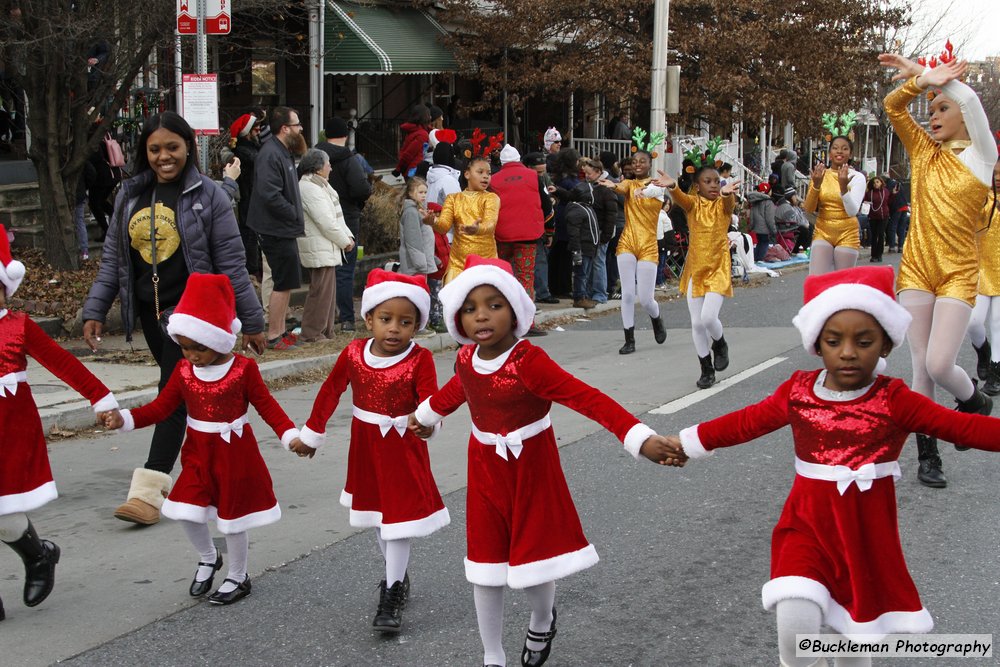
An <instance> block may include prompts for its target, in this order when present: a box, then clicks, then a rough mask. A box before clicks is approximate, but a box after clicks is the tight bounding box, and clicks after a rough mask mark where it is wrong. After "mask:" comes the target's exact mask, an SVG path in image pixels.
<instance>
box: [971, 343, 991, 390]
mask: <svg viewBox="0 0 1000 667" xmlns="http://www.w3.org/2000/svg"><path fill="white" fill-rule="evenodd" d="M972 349H973V350H975V351H976V375H978V376H979V380H980V382H986V379H987V377H988V376H989V374H990V341H989V340H986V341H984V342H983V346H982V347H976V346H975V345H973V346H972Z"/></svg>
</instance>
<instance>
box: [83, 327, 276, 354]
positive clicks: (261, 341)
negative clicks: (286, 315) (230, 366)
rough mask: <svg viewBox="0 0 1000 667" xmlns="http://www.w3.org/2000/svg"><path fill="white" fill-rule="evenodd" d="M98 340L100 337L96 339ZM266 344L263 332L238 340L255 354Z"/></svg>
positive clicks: (261, 351) (245, 349) (259, 352)
mask: <svg viewBox="0 0 1000 667" xmlns="http://www.w3.org/2000/svg"><path fill="white" fill-rule="evenodd" d="M98 340H100V339H98ZM266 346H267V340H266V339H265V336H264V332H263V331H261V332H260V333H255V334H248V333H245V334H243V340H242V341H240V347H242V348H243V350H244V351H251V350H252V351H253V352H254V353H255V354H264V348H265V347H266Z"/></svg>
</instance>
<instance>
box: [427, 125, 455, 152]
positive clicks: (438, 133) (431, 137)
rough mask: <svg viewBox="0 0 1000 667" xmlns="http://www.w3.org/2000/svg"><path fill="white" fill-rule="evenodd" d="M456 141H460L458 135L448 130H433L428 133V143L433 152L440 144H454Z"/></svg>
mask: <svg viewBox="0 0 1000 667" xmlns="http://www.w3.org/2000/svg"><path fill="white" fill-rule="evenodd" d="M456 141H458V133H457V132H455V130H449V129H448V128H441V129H440V130H431V131H430V132H428V133H427V143H428V144H429V145H430V147H431V150H434V147H435V146H437V145H438V144H439V143H446V144H454V143H455V142H456Z"/></svg>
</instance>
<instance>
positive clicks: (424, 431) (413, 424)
mask: <svg viewBox="0 0 1000 667" xmlns="http://www.w3.org/2000/svg"><path fill="white" fill-rule="evenodd" d="M406 421H407V424H406V428H407V429H408V430H409V431H411V432H412V433H413V434H414V435H416V436H417V437H418V438H423V439H424V440H426V439H427V438H429V437H431V436H432V435H434V427H433V426H424V425H423V424H421V423H420V422H418V421H417V415H416V413H410V416H409V417H408V418H407V420H406Z"/></svg>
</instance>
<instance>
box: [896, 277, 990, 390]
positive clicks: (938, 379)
mask: <svg viewBox="0 0 1000 667" xmlns="http://www.w3.org/2000/svg"><path fill="white" fill-rule="evenodd" d="M899 303H900V304H901V305H902V306H903V307H904V308H906V310H908V311H910V315H912V316H913V323H912V324H911V325H910V330H909V332H908V333H907V334H906V338H907V340H909V342H910V356H911V358H912V359H913V382H912V384H911V388H912V389H913V391H915V392H917V393H919V394H923V395H924V396H926V397H927V398H930V399H931V400H933V399H934V385H935V384H937V385H940V386H941V387H943V388H944V389H945V391H947V392H948V393H950V394H951V395H952V396H954V397H955V398H957V399H959V400H962V401H966V400H968V399H970V398H972V394H973V391H974V390H975V387H974V386H973V384H972V380H970V379H969V375H968V373H966V372H965V370H964V369H962V367H961V366H958V365H957V364H956V363H955V362H956V361H957V360H958V351H959V348H960V347H961V346H962V341H963V340H964V339H965V332H966V330H967V329H968V327H969V318H970V317H971V316H972V308H971V307H969V304H967V303H965V302H964V301H959V300H958V299H953V298H950V297H941V298H937V297H935V296H934V295H933V294H931V293H930V292H925V291H923V290H914V289H908V290H903V291H902V292H900V293H899Z"/></svg>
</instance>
